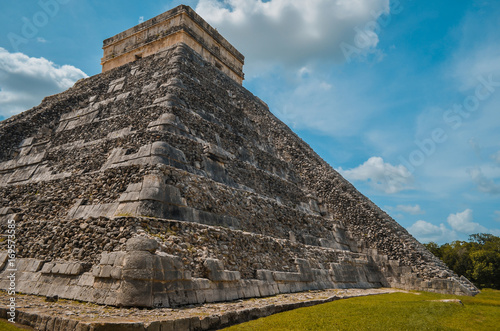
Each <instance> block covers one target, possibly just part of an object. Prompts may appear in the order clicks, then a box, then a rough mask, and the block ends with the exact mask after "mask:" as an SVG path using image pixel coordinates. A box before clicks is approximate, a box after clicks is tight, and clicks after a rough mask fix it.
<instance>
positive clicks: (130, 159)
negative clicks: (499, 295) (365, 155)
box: [0, 42, 478, 307]
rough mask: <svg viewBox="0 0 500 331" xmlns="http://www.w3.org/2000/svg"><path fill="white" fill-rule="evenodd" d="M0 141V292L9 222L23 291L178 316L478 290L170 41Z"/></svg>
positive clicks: (4, 129)
mask: <svg viewBox="0 0 500 331" xmlns="http://www.w3.org/2000/svg"><path fill="white" fill-rule="evenodd" d="M0 146H1V148H0V203H1V205H0V206H1V208H0V224H1V226H0V227H1V233H2V234H4V237H5V240H3V241H2V242H0V288H1V289H8V288H9V286H10V282H9V280H8V279H7V275H8V273H9V272H10V271H9V269H10V268H11V267H12V266H13V265H12V264H11V263H10V262H13V261H10V260H12V256H9V251H8V249H9V241H8V240H7V233H8V232H7V231H8V229H9V225H12V224H15V236H16V238H15V239H16V243H15V248H14V251H15V255H16V256H15V258H16V259H15V261H14V262H15V265H14V266H15V268H16V270H17V271H16V291H18V292H22V293H28V294H37V295H42V296H55V295H57V296H59V297H60V298H67V299H74V300H81V301H89V302H94V303H98V304H106V305H113V306H136V307H175V306H182V305H187V304H197V303H205V302H219V301H231V300H235V299H240V298H252V297H264V296H270V295H275V294H279V293H289V292H300V291H305V290H313V289H326V288H378V287H397V288H402V289H415V290H425V291H434V292H442V293H453V294H466V295H474V294H476V293H477V292H478V290H477V289H476V288H475V287H474V286H473V285H472V284H471V283H470V282H469V281H468V280H467V279H465V278H464V277H458V276H457V275H456V274H454V273H453V272H452V271H450V270H449V269H448V268H447V267H446V266H445V265H444V264H443V263H442V262H441V261H440V260H439V259H437V258H436V257H435V256H433V255H432V254H431V253H430V252H428V251H427V250H426V249H425V247H424V246H423V245H421V244H420V243H419V242H418V241H417V240H415V239H414V238H413V237H412V236H411V235H410V234H409V233H408V232H407V231H406V230H405V229H404V228H403V227H401V226H400V225H399V224H397V223H396V222H395V221H394V220H393V219H392V218H391V217H390V216H389V215H387V214H386V213H384V212H383V211H382V210H381V209H380V208H378V207H377V206H376V205H375V204H374V203H372V202H371V201H370V200H369V199H367V198H366V197H365V196H363V195H362V194H361V193H359V192H358V191H357V190H356V189H355V188H354V187H353V186H352V185H351V184H350V183H349V182H348V181H346V180H345V179H344V178H342V176H341V175H339V174H338V173H337V172H336V171H335V170H334V169H333V168H332V167H331V166H330V165H328V164H327V163H326V162H325V161H323V160H322V159H321V158H320V157H319V156H318V155H317V154H316V153H315V152H314V151H313V150H312V149H311V148H310V147H309V146H308V145H307V144H306V143H305V142H303V141H302V140H301V139H300V138H299V137H298V136H297V135H296V134H294V133H293V132H292V131H291V130H290V129H289V128H288V127H287V126H286V125H285V124H283V123H282V122H281V121H280V120H278V119H277V118H276V117H275V116H273V115H272V113H271V112H270V111H269V109H268V107H267V105H266V104H265V103H264V102H262V101H261V100H260V99H259V98H257V97H255V96H254V95H252V94H251V93H250V92H249V91H247V90H246V89H245V88H243V87H242V86H241V85H240V84H239V82H237V81H235V80H234V79H232V78H231V77H229V76H227V75H226V74H225V73H224V72H223V71H221V70H220V69H219V68H218V66H216V65H214V64H212V63H211V62H210V61H208V60H206V59H204V57H202V56H201V55H200V54H199V53H198V52H196V51H195V50H193V49H192V48H191V47H189V46H188V45H186V44H185V43H182V42H181V43H177V44H174V45H171V46H168V47H166V48H163V49H162V50H160V51H158V52H157V53H155V54H154V55H150V56H147V57H144V58H138V59H136V60H135V61H133V62H130V63H127V64H124V65H122V66H119V67H117V68H114V69H111V70H109V71H107V72H105V73H102V74H99V75H96V76H93V77H90V78H87V79H84V80H81V81H79V82H77V83H76V84H75V86H74V87H72V88H71V89H69V90H67V91H65V92H63V93H61V94H58V95H54V96H51V97H47V98H45V99H44V100H43V102H42V103H41V104H40V105H39V106H37V107H35V108H33V109H31V110H28V111H26V112H24V113H22V114H19V115H16V116H14V117H12V118H10V119H7V120H5V121H3V122H1V123H0ZM11 228H12V227H11ZM10 253H12V252H10Z"/></svg>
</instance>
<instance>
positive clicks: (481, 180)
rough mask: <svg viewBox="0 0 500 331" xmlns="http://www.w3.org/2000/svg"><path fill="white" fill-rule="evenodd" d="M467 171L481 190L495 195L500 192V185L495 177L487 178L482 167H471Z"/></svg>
mask: <svg viewBox="0 0 500 331" xmlns="http://www.w3.org/2000/svg"><path fill="white" fill-rule="evenodd" d="M467 173H468V174H469V176H470V178H471V179H472V181H473V182H474V183H475V184H476V185H477V189H478V190H479V191H481V192H484V193H487V194H493V195H496V194H500V185H499V184H496V183H495V182H494V181H493V179H489V178H487V177H486V176H485V175H484V174H483V171H482V170H481V168H479V167H478V168H470V169H468V170H467Z"/></svg>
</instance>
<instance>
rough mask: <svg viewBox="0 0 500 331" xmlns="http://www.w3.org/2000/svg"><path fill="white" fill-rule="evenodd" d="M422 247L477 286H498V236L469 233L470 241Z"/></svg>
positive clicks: (499, 256)
mask: <svg viewBox="0 0 500 331" xmlns="http://www.w3.org/2000/svg"><path fill="white" fill-rule="evenodd" d="M425 247H426V248H427V249H428V250H429V251H430V252H431V253H432V254H434V255H435V256H437V257H438V258H440V259H441V260H443V262H444V263H445V264H446V265H447V266H448V267H449V268H450V269H451V270H453V271H454V272H455V273H457V274H458V275H460V276H465V277H467V278H468V279H469V280H470V281H471V282H473V283H474V285H476V286H477V287H480V288H484V287H491V288H494V289H500V237H497V236H494V235H492V234H487V233H477V234H472V235H470V236H469V241H468V242H467V241H454V242H452V243H447V244H443V245H441V246H439V245H438V244H436V243H434V242H430V243H428V244H425Z"/></svg>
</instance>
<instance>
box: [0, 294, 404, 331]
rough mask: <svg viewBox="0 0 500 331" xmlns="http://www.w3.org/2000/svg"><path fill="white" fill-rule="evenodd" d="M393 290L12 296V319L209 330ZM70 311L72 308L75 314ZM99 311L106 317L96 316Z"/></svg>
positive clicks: (87, 327) (0, 301)
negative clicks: (169, 301)
mask: <svg viewBox="0 0 500 331" xmlns="http://www.w3.org/2000/svg"><path fill="white" fill-rule="evenodd" d="M394 292H404V291H401V290H397V289H371V290H358V289H351V290H326V291H314V292H306V293H297V294H287V295H277V296H274V297H268V298H262V299H253V300H240V301H237V302H230V303H218V304H205V305H200V306H196V307H190V308H187V309H183V310H178V309H167V308H163V309H153V310H137V309H126V308H111V307H95V306H88V305H86V304H82V303H78V302H74V301H68V300H59V301H58V302H55V303H47V302H45V301H44V298H43V297H38V296H32V295H18V296H17V298H16V299H17V301H16V302H17V303H18V309H17V314H18V315H17V317H16V322H17V323H19V324H23V325H27V326H31V327H33V328H35V329H39V330H45V331H56V330H57V331H60V330H64V331H70V330H78V331H91V330H93V331H96V330H100V331H104V330H106V331H109V330H124V331H128V330H131V331H132V330H133V331H136V330H137V331H146V330H147V331H159V330H162V331H164V330H168V331H170V330H172V331H173V330H176V331H177V330H214V329H221V328H224V327H228V326H231V325H236V324H240V323H244V322H248V321H251V320H254V319H258V318H262V317H267V316H270V315H273V314H277V313H281V312H285V311H289V310H293V309H297V308H303V307H310V306H314V305H318V304H323V303H328V302H332V301H335V300H340V299H347V298H352V297H358V296H368V295H377V294H386V293H394ZM8 300H9V296H8V295H7V293H5V292H2V291H0V318H6V317H7V308H6V304H7V303H8ZM73 311H78V315H76V314H75V313H73ZM104 313H106V316H107V317H100V316H99V315H101V314H104ZM96 314H97V318H96ZM123 316H128V317H123Z"/></svg>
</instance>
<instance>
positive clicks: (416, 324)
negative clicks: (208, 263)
mask: <svg viewBox="0 0 500 331" xmlns="http://www.w3.org/2000/svg"><path fill="white" fill-rule="evenodd" d="M456 298H458V299H460V300H461V301H462V303H463V305H461V304H460V303H454V302H439V301H437V300H442V299H456ZM499 324H500V291H495V290H484V291H483V292H481V293H480V294H478V295H477V296H476V297H464V296H460V297H459V296H453V295H444V294H437V293H425V292H412V293H394V294H381V295H374V296H368V297H357V298H351V299H345V300H338V301H334V302H331V303H326V304H322V305H317V306H313V307H308V308H301V309H296V310H292V311H289V312H285V313H281V314H276V315H272V316H269V317H266V318H261V319H258V320H255V321H251V322H248V323H244V324H240V325H236V326H234V327H231V328H228V329H226V330H252V331H254V330H255V331H258V330H266V331H267V330H271V331H272V330H356V331H358V330H498V327H499Z"/></svg>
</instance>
